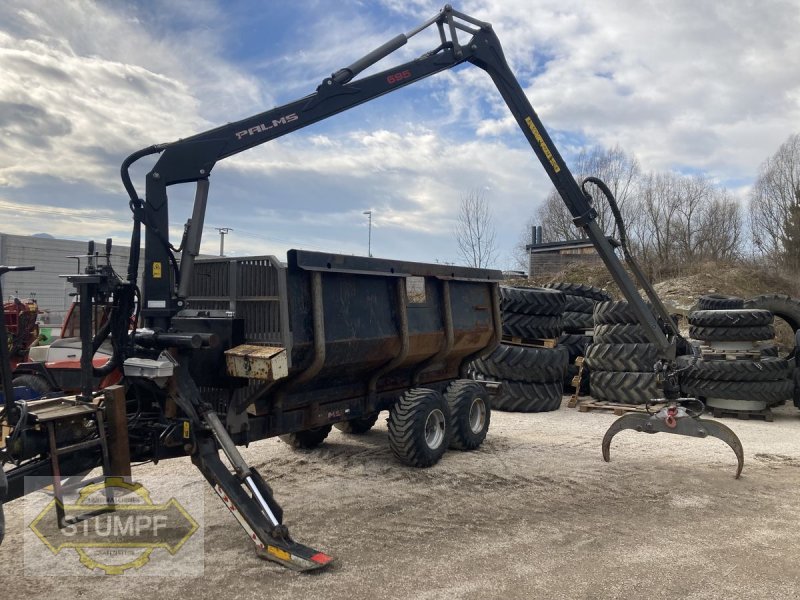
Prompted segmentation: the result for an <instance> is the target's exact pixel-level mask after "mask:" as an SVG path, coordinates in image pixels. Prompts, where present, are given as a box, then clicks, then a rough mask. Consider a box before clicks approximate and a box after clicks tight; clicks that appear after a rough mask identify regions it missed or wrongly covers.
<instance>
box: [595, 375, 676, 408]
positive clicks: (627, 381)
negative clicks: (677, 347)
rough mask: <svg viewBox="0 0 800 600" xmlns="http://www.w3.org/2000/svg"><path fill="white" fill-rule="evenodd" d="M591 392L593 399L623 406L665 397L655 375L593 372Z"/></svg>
mask: <svg viewBox="0 0 800 600" xmlns="http://www.w3.org/2000/svg"><path fill="white" fill-rule="evenodd" d="M589 391H590V392H591V393H592V397H593V398H599V399H601V400H608V401H609V402H620V403H623V404H645V403H646V402H649V401H650V400H653V399H655V398H660V397H662V396H663V395H664V394H663V392H662V390H661V389H660V388H659V386H658V385H657V383H656V374H655V373H616V372H614V371H592V372H591V374H590V375H589Z"/></svg>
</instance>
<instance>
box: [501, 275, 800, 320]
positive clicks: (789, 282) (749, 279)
mask: <svg viewBox="0 0 800 600" xmlns="http://www.w3.org/2000/svg"><path fill="white" fill-rule="evenodd" d="M555 281H572V282H578V283H588V284H590V285H594V286H596V287H600V288H603V289H605V290H608V291H609V292H610V293H611V294H613V295H614V296H615V297H616V298H621V295H620V293H619V289H618V288H617V286H616V284H615V283H614V282H613V280H612V279H611V275H610V274H609V273H608V271H607V270H606V268H605V267H600V266H598V267H587V266H586V265H573V266H571V267H569V268H568V269H566V270H565V271H563V272H562V273H560V274H559V275H558V276H557V277H553V278H549V279H541V280H535V279H516V280H509V281H508V282H507V283H508V284H510V285H519V286H533V285H544V284H547V283H552V282H555ZM654 287H655V289H656V292H657V293H658V295H659V296H660V297H661V299H662V300H664V301H665V303H666V304H667V305H668V306H670V307H671V308H673V309H675V310H677V311H678V312H683V311H687V310H689V309H690V308H691V307H692V306H693V305H694V303H695V302H696V301H697V298H699V297H700V296H702V295H703V294H710V293H718V294H729V295H731V296H741V297H743V298H748V297H751V296H756V295H758V294H767V293H778V294H788V295H790V296H795V297H800V277H798V276H795V277H792V278H789V277H786V276H785V275H782V274H780V273H777V272H776V271H775V270H768V269H764V268H762V267H755V266H751V265H721V264H715V263H704V264H701V265H698V266H696V267H695V268H694V269H693V270H692V272H687V273H685V274H681V275H679V276H675V277H670V278H667V279H664V280H662V281H656V282H655V283H654Z"/></svg>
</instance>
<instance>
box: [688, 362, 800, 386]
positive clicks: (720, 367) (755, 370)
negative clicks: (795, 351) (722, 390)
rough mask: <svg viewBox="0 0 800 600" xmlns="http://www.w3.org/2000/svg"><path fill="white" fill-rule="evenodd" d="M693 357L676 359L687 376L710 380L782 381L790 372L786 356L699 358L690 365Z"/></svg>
mask: <svg viewBox="0 0 800 600" xmlns="http://www.w3.org/2000/svg"><path fill="white" fill-rule="evenodd" d="M691 360H692V357H690V356H679V357H678V359H677V360H676V364H677V367H678V368H679V369H684V368H685V369H686V370H685V371H683V372H682V375H683V376H684V377H685V378H690V379H705V380H709V381H780V380H783V379H787V378H788V377H789V376H790V374H791V370H790V365H789V361H787V360H786V359H785V358H769V357H766V358H762V359H761V360H699V361H697V362H696V363H695V364H694V366H692V367H689V365H690V364H691Z"/></svg>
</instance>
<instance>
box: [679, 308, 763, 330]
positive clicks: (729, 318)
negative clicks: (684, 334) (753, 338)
mask: <svg viewBox="0 0 800 600" xmlns="http://www.w3.org/2000/svg"><path fill="white" fill-rule="evenodd" d="M772 321H773V318H772V313H771V312H769V311H768V310H761V309H757V308H741V309H737V310H696V311H694V312H693V313H691V314H690V315H689V325H697V326H698V327H760V326H761V325H771V324H772Z"/></svg>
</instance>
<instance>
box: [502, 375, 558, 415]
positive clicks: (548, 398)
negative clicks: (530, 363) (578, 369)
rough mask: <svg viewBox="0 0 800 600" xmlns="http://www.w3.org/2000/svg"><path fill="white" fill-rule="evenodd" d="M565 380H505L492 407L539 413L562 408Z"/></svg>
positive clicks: (510, 410)
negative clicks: (546, 381)
mask: <svg viewBox="0 0 800 600" xmlns="http://www.w3.org/2000/svg"><path fill="white" fill-rule="evenodd" d="M562 395H563V382H562V381H561V380H559V381H554V382H552V383H528V382H524V381H509V380H506V381H503V383H502V385H501V386H500V392H499V393H498V394H497V396H495V398H494V400H493V402H492V408H494V409H495V410H503V411H508V412H525V413H539V412H550V411H553V410H558V409H559V408H561V397H562Z"/></svg>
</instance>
